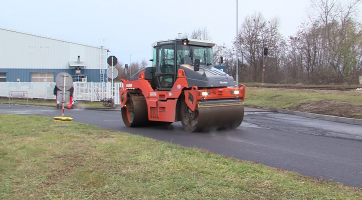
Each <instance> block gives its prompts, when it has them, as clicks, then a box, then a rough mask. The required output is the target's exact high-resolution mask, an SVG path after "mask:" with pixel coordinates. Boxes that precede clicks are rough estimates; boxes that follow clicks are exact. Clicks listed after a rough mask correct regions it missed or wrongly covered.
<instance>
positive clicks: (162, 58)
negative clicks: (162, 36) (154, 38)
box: [155, 43, 176, 90]
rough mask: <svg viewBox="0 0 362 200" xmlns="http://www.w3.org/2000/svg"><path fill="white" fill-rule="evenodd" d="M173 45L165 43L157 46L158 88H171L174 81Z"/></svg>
mask: <svg viewBox="0 0 362 200" xmlns="http://www.w3.org/2000/svg"><path fill="white" fill-rule="evenodd" d="M175 58H176V56H175V45H174V44H172V43H170V44H165V45H162V46H159V47H157V61H156V73H155V75H156V78H157V84H158V90H171V88H172V86H173V84H174V82H175V78H176V77H175V74H176V73H175V71H176V66H175V63H176V62H175V61H176V60H175Z"/></svg>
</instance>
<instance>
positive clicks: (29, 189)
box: [0, 115, 362, 199]
mask: <svg viewBox="0 0 362 200" xmlns="http://www.w3.org/2000/svg"><path fill="white" fill-rule="evenodd" d="M0 138H1V140H0V199H41V198H46V199H50V198H61V199H85V198H95V199H116V198H117V199H361V198H362V190H361V189H357V188H351V187H346V186H343V185H341V184H338V183H333V182H327V181H321V180H317V179H313V178H308V177H304V176H301V175H299V174H296V173H292V172H287V171H282V170H277V169H274V168H271V167H267V166H264V165H261V164H255V163H251V162H245V161H240V160H236V159H231V158H227V157H224V156H221V155H216V154H212V153H210V152H206V151H204V150H200V149H196V148H185V147H182V146H178V145H174V144H170V143H166V142H160V141H156V140H153V139H148V138H144V137H141V136H136V135H131V134H127V133H121V132H118V131H110V130H105V129H101V128H98V127H94V126H91V125H87V124H81V123H75V122H54V121H53V120H52V119H51V118H48V117H43V116H33V115H27V116H25V115H0Z"/></svg>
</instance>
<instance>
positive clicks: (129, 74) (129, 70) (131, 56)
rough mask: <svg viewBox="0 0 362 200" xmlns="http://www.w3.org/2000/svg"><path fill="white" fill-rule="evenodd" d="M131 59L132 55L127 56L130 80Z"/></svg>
mask: <svg viewBox="0 0 362 200" xmlns="http://www.w3.org/2000/svg"><path fill="white" fill-rule="evenodd" d="M131 57H132V54H131V55H129V77H130V78H131V76H132V71H131V69H132V67H131Z"/></svg>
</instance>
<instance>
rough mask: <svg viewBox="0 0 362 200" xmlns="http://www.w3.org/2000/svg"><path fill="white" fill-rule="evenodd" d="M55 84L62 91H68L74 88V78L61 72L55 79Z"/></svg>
mask: <svg viewBox="0 0 362 200" xmlns="http://www.w3.org/2000/svg"><path fill="white" fill-rule="evenodd" d="M55 84H56V85H57V87H58V88H59V89H60V90H61V91H67V90H69V89H70V88H71V87H72V86H73V78H72V76H71V75H70V74H68V73H67V72H60V73H59V74H58V75H57V77H56V78H55Z"/></svg>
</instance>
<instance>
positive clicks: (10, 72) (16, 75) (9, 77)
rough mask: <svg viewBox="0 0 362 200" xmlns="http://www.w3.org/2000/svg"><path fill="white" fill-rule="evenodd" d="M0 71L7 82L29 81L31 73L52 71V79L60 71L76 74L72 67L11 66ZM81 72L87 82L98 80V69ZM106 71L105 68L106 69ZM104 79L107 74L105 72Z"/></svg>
mask: <svg viewBox="0 0 362 200" xmlns="http://www.w3.org/2000/svg"><path fill="white" fill-rule="evenodd" d="M0 72H5V73H6V81H7V82H17V79H20V82H31V73H53V74H54V81H55V77H56V76H57V75H58V74H59V73H60V72H67V73H69V74H70V75H76V74H75V70H74V69H13V68H1V69H0ZM81 73H82V74H85V75H87V82H100V74H99V69H82V70H81ZM106 73H107V70H106ZM104 78H105V79H107V76H106V74H105V76H104Z"/></svg>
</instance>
